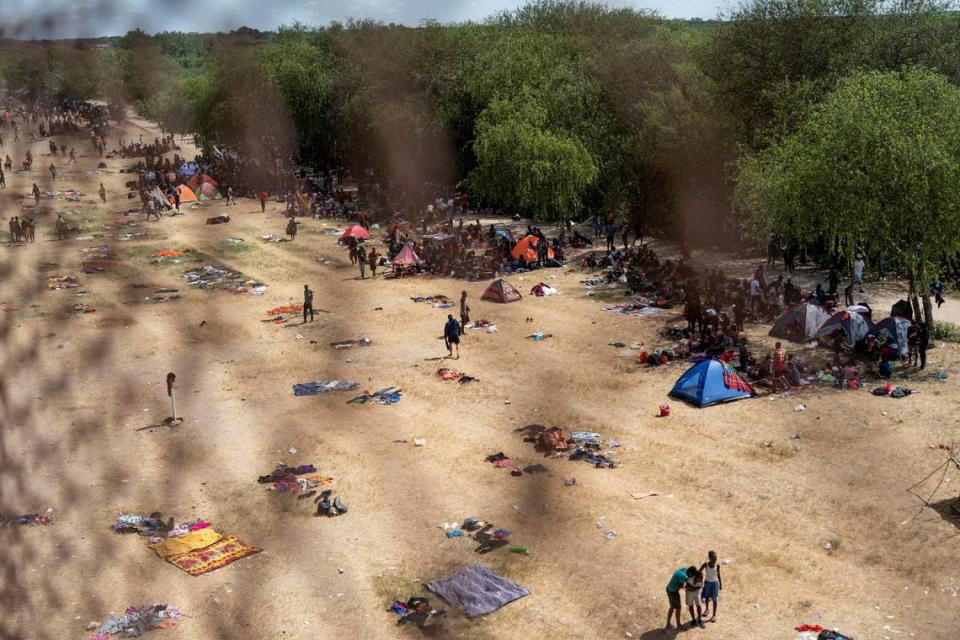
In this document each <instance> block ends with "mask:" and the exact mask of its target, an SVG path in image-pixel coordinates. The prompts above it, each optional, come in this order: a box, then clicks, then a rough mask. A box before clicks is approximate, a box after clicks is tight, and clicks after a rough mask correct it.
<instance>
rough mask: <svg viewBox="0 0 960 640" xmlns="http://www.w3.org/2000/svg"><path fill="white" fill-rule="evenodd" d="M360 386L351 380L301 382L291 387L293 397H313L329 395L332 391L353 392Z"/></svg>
mask: <svg viewBox="0 0 960 640" xmlns="http://www.w3.org/2000/svg"><path fill="white" fill-rule="evenodd" d="M359 386H360V383H358V382H354V381H353V380H318V381H316V382H303V383H300V384H295V385H293V395H295V396H315V395H318V394H321V393H331V392H333V391H353V390H354V389H356V388H357V387H359Z"/></svg>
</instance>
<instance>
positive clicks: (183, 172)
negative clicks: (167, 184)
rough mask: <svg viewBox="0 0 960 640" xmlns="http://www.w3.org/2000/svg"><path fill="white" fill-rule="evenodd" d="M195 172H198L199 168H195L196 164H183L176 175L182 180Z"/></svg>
mask: <svg viewBox="0 0 960 640" xmlns="http://www.w3.org/2000/svg"><path fill="white" fill-rule="evenodd" d="M197 171H200V167H198V166H197V163H196V162H184V163H183V164H182V165H180V168H179V169H178V170H177V175H179V176H181V177H183V178H189V177H190V176H192V175H193V174H195V173H196V172H197Z"/></svg>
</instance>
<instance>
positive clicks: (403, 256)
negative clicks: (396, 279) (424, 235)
mask: <svg viewBox="0 0 960 640" xmlns="http://www.w3.org/2000/svg"><path fill="white" fill-rule="evenodd" d="M418 264H420V257H419V256H417V252H416V251H414V250H413V244H412V243H410V242H408V243H406V244H405V245H403V249H400V253H398V254H397V255H396V257H395V258H394V259H393V265H394V266H395V267H415V266H417V265H418Z"/></svg>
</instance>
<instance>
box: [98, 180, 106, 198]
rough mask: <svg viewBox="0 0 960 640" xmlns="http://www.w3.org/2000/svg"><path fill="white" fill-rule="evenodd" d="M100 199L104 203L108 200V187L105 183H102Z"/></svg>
mask: <svg viewBox="0 0 960 640" xmlns="http://www.w3.org/2000/svg"><path fill="white" fill-rule="evenodd" d="M99 193H100V201H101V202H103V203H106V202H107V189H106V188H105V187H104V186H103V183H102V182H101V183H100V191H99Z"/></svg>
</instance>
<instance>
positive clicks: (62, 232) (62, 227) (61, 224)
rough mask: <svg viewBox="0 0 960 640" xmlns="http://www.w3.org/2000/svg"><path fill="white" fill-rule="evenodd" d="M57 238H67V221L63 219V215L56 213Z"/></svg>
mask: <svg viewBox="0 0 960 640" xmlns="http://www.w3.org/2000/svg"><path fill="white" fill-rule="evenodd" d="M56 225H57V240H66V239H67V221H66V220H64V219H63V216H62V215H60V214H58V215H57V222H56Z"/></svg>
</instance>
